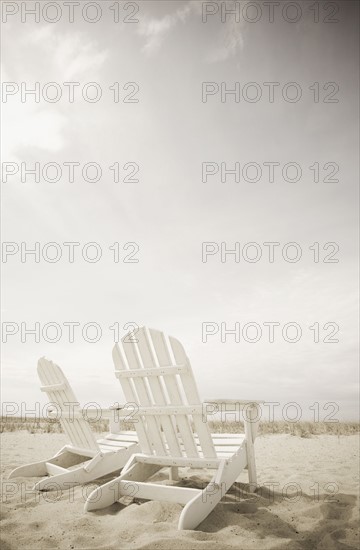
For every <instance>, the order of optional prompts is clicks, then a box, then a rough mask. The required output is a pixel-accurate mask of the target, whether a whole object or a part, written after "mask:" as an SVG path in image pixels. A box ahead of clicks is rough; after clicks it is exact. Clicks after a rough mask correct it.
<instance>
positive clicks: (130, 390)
mask: <svg viewBox="0 0 360 550" xmlns="http://www.w3.org/2000/svg"><path fill="white" fill-rule="evenodd" d="M123 353H124V352H123V350H122V348H121V347H120V346H119V345H118V344H115V346H114V348H113V352H112V356H113V361H114V364H115V367H116V368H117V369H118V370H125V369H126V368H127V367H126V360H125V357H124V354H123ZM121 387H122V390H123V392H124V395H125V399H126V401H127V402H128V403H137V402H138V397H137V395H136V392H135V388H134V387H133V384H132V380H131V379H127V378H123V379H122V380H121ZM136 420H137V422H136V424H135V429H136V432H137V434H138V436H139V443H140V446H141V448H142V450H143V452H146V453H152V449H151V445H150V442H149V440H148V436H147V432H146V427H145V423H144V420H143V419H142V418H141V417H140V418H137V419H136Z"/></svg>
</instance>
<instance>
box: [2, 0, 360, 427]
mask: <svg viewBox="0 0 360 550" xmlns="http://www.w3.org/2000/svg"><path fill="white" fill-rule="evenodd" d="M21 4H24V2H19V6H20V5H21ZM26 4H27V5H29V4H32V3H31V2H27V3H26ZM99 4H101V9H102V17H101V19H100V20H99V21H98V22H96V23H89V22H88V21H84V20H83V18H82V16H81V10H80V11H79V12H75V15H74V17H75V20H74V22H73V23H69V20H68V12H67V11H66V9H65V7H64V6H63V4H62V3H61V2H60V3H58V5H59V6H62V7H61V9H60V11H59V12H58V13H59V14H60V19H59V21H58V22H56V23H49V22H47V21H46V20H45V19H44V14H42V13H40V21H39V22H38V23H36V22H34V21H33V18H31V17H30V16H29V17H28V18H27V19H26V22H22V21H21V10H20V9H19V12H18V13H16V14H13V15H9V16H8V18H7V21H6V23H3V24H2V52H3V53H2V80H3V82H7V83H14V85H9V84H7V85H6V88H5V91H8V92H9V91H11V90H12V91H13V92H14V91H15V92H16V90H17V87H18V88H19V91H18V92H17V93H12V95H11V94H9V95H8V96H7V97H6V99H7V101H6V103H5V98H4V93H3V103H2V105H1V107H2V114H3V125H4V128H3V136H2V137H3V140H2V159H3V163H4V162H5V163H8V164H5V167H4V164H3V175H4V170H5V172H9V171H11V170H12V169H14V170H15V169H17V168H16V167H19V170H18V171H17V173H15V174H14V175H9V176H8V178H7V181H6V182H4V183H3V187H2V196H3V241H5V242H6V243H16V244H15V245H14V247H15V248H16V247H17V246H19V248H21V244H20V243H25V244H24V245H23V246H26V247H27V248H29V249H31V248H34V246H35V245H34V243H36V242H39V243H40V249H41V250H43V246H44V245H46V243H50V242H55V243H58V250H59V249H60V250H61V252H62V257H61V258H60V259H59V261H58V262H55V263H51V262H49V261H46V260H44V259H43V258H41V259H40V262H38V263H37V262H35V261H34V256H31V255H28V256H27V257H26V258H25V259H26V261H25V262H22V261H21V255H20V252H19V253H16V254H13V255H8V256H5V259H6V260H7V261H6V263H5V259H4V256H3V264H2V269H3V300H2V308H3V309H2V321H3V342H4V338H5V337H6V331H7V330H10V329H11V327H16V326H18V327H19V330H18V332H17V333H16V334H13V335H9V336H8V338H7V342H6V343H3V352H2V353H3V356H2V379H3V390H2V399H3V401H15V402H22V401H23V402H26V403H27V404H28V405H29V407H30V406H31V405H33V403H34V402H35V401H42V402H43V395H40V392H39V390H38V385H39V384H38V379H37V375H36V363H37V359H38V358H39V357H41V356H44V355H45V356H47V357H49V358H51V359H52V360H54V361H55V362H57V363H58V364H59V365H60V366H61V367H62V368H63V369H64V371H65V372H66V374H67V375H68V378H69V379H70V381H71V383H72V384H73V387H74V390H75V393H76V394H77V396H78V398H79V400H81V401H82V402H87V401H94V400H96V401H98V402H99V403H101V404H102V405H106V406H107V405H110V404H111V403H113V402H114V401H119V400H120V401H121V400H122V394H121V390H120V385H119V384H118V383H117V382H116V380H115V378H114V376H113V365H112V359H111V348H112V344H113V339H114V338H113V337H114V333H113V332H112V330H110V328H109V327H110V326H113V325H114V324H115V323H117V324H118V325H117V326H118V327H119V332H120V335H121V336H122V335H123V334H124V333H125V330H124V328H123V327H124V325H126V324H127V323H136V324H138V325H148V326H150V327H153V328H160V329H162V330H164V331H165V332H167V333H168V334H171V335H173V336H176V337H178V338H179V339H180V340H181V341H182V343H183V344H184V346H185V349H186V350H187V352H188V355H189V357H190V359H191V361H192V365H193V369H194V371H195V375H196V378H197V380H198V385H199V388H200V393H201V394H202V396H203V397H218V398H231V397H237V398H254V399H264V400H266V401H272V402H279V403H281V404H282V405H283V404H284V403H287V402H292V401H295V402H297V403H299V404H300V405H301V407H302V408H303V417H304V418H311V417H312V414H313V413H312V410H310V409H309V407H310V406H311V405H313V403H315V402H319V403H320V416H321V417H322V418H324V416H325V415H326V414H327V413H330V412H331V411H332V409H331V407H330V408H328V409H327V410H325V408H324V407H325V406H326V403H336V404H337V405H336V406H338V409H339V410H338V412H337V413H336V415H335V416H334V417H335V418H341V419H354V418H355V417H356V413H357V401H356V399H357V398H356V395H357V384H358V374H357V373H358V366H357V331H358V326H357V299H358V296H357V276H358V273H357V259H356V258H357V246H358V242H357V185H358V171H357V170H358V168H357V166H358V165H357V152H358V148H359V143H358V125H357V124H358V123H357V120H358V103H357V87H358V58H357V57H358V46H357V44H358V25H357V17H358V14H357V6H358V5H357V3H356V2H351V1H350V2H346V1H345V2H341V3H339V4H340V10H339V13H338V14H337V15H332V14H331V13H330V11H329V9H328V8H326V7H325V4H326V3H325V4H324V3H321V2H320V7H319V22H318V23H316V22H314V17H315V16H316V14H314V12H312V11H311V10H310V9H309V5H310V3H309V2H301V3H299V4H298V5H300V7H301V10H302V13H301V16H300V17H299V20H298V21H297V22H295V23H291V22H289V21H288V20H286V19H289V18H290V19H291V18H294V17H295V16H296V13H294V12H293V11H291V10H289V11H288V12H285V16H284V15H283V12H282V11H281V10H280V11H275V14H274V22H273V23H270V22H269V20H268V12H267V11H266V6H264V3H263V2H258V3H257V5H258V6H259V10H258V11H257V13H255V11H249V12H247V13H245V15H244V12H239V14H238V15H239V17H238V18H237V19H238V20H236V19H235V17H234V16H228V17H227V18H226V21H224V22H222V21H221V4H224V3H220V5H219V6H216V4H215V3H214V2H212V3H210V4H211V6H210V4H209V6H208V8H207V9H208V10H209V11H210V10H214V11H216V10H217V8H218V12H217V13H215V14H214V15H209V16H208V17H207V20H206V21H204V22H203V21H202V19H203V10H204V9H205V8H204V6H203V5H202V3H201V2H186V1H179V2H177V1H171V2H167V1H159V2H151V1H147V2H137V5H138V8H139V9H138V12H137V13H136V14H135V15H133V16H132V18H133V19H137V20H138V21H137V22H133V23H129V22H127V23H126V22H124V21H123V19H124V18H125V16H128V18H129V17H131V9H129V8H128V11H124V4H125V3H124V2H120V4H119V5H120V8H119V19H120V21H119V22H118V23H115V22H114V12H113V11H111V10H110V9H109V7H110V6H111V5H112V4H113V2H99ZM132 4H135V3H132ZM229 4H233V3H231V2H230V3H229ZM81 5H83V3H81ZM239 5H240V6H243V5H244V3H243V2H241V3H240V4H239ZM135 8H136V5H134V12H135V11H136V9H135ZM93 14H94V12H89V14H88V17H90V18H91V17H93V16H94V15H93ZM255 16H256V17H259V20H258V21H256V22H254V23H250V22H249V21H247V20H246V19H249V18H255ZM46 17H47V18H51V17H54V15H53V12H49V14H45V18H46ZM326 17H327V18H328V19H339V21H338V22H324V18H326ZM36 82H38V83H39V85H38V86H40V94H42V92H44V95H45V98H51V97H53V95H52V94H54V90H55V88H54V87H52V88H51V87H48V88H46V87H45V88H44V86H45V85H46V84H48V83H50V82H55V83H57V89H58V90H59V89H60V90H61V93H62V97H61V98H60V99H59V101H57V102H50V101H48V100H45V99H44V97H43V95H41V96H40V101H39V102H36V101H34V96H32V95H27V96H25V101H24V102H22V101H21V86H22V87H23V91H24V90H25V88H26V87H27V89H33V88H34V87H35V83H36ZM69 82H75V83H79V85H78V86H76V87H75V88H74V90H75V92H74V93H75V98H74V102H72V103H70V102H69V101H68V89H69V88H68V87H67V86H66V85H64V83H69ZM89 82H96V83H97V86H98V89H99V87H101V90H102V97H101V99H100V100H99V101H97V102H89V101H85V100H84V99H83V97H82V91H83V90H84V87H85V89H86V85H87V83H89ZM115 82H117V83H118V84H117V85H116V86H117V87H118V88H117V89H118V91H119V99H120V101H119V102H114V89H116V87H114V86H113V85H114V83H115ZM129 82H132V83H136V85H131V86H130V87H129V86H128V87H126V86H125V85H126V84H127V83H129ZM203 82H211V83H215V84H214V85H213V88H214V89H215V90H216V86H219V89H220V87H221V82H223V83H225V84H224V85H225V86H226V87H227V89H234V87H235V83H236V82H237V83H239V84H238V85H237V86H239V89H240V94H243V95H241V96H240V101H239V102H237V101H234V96H233V95H228V96H225V97H223V99H226V101H224V102H222V101H221V94H220V91H219V92H218V93H214V94H213V95H209V96H207V97H205V99H204V98H203V99H204V100H202V89H203ZM251 82H252V83H256V88H255V85H253V87H252V88H251V87H249V86H248V87H247V84H248V83H251ZM266 82H267V83H269V82H276V83H278V85H277V86H276V87H275V92H274V93H275V96H274V101H273V102H270V101H269V99H268V89H269V88H268V86H266V85H264V83H266ZM289 82H295V83H297V84H296V88H295V87H294V86H293V87H288V88H287V87H286V85H287V83H289ZM21 83H23V85H21ZM314 83H318V84H315V85H314ZM327 83H335V85H334V84H327ZM124 86H125V89H124ZM110 87H112V88H113V89H110ZM310 87H311V88H310ZM337 87H338V89H337ZM135 88H136V89H137V88H138V91H137V92H136V93H135V92H134V93H135V95H134V96H133V97H134V98H135V99H138V101H137V102H132V103H125V102H124V101H123V99H124V97H125V96H128V95H129V94H130V92H133V90H135ZM259 89H260V91H261V97H260V98H259V101H257V102H251V101H250V100H247V99H246V97H250V96H251V93H254V91H255V92H256V90H257V91H258V90H259ZM244 90H245V91H244ZM247 90H248V94H249V96H246V93H247ZM284 90H285V91H284ZM299 90H301V97H300V98H299V101H297V102H292V101H290V100H287V99H285V98H286V97H290V98H292V97H293V95H292V94H294V92H296V91H299ZM88 91H89V96H90V97H92V96H91V94H92V93H93V92H94V87H93V88H92V89H91V88H88ZM287 93H288V96H287V95H286V94H287ZM46 94H48V95H46ZM284 95H285V98H284ZM244 96H245V98H244ZM251 97H253V96H251ZM315 99H317V101H315ZM329 100H337V101H329ZM69 162H70V163H71V162H76V163H80V168H79V172H76V176H75V180H74V181H73V182H71V181H69V177H68V172H67V165H65V164H64V163H69ZM116 162H117V163H119V167H120V181H119V182H114V171H113V170H110V169H109V167H110V166H113V165H114V163H116ZM205 162H207V163H214V164H213V165H212V166H216V165H218V166H219V167H220V165H221V163H226V164H225V166H227V167H228V168H233V167H234V165H235V163H236V162H238V163H239V165H240V167H241V168H242V167H243V166H244V165H246V164H247V163H257V164H258V165H259V166H260V168H261V177H260V179H259V181H250V179H251V177H249V178H244V177H242V176H241V177H240V181H235V178H234V177H232V176H228V177H227V178H226V181H225V182H222V181H221V177H220V172H219V173H217V174H215V175H213V176H209V177H208V178H207V181H206V182H204V181H202V179H203V178H202V163H205ZM269 162H274V163H279V164H278V165H276V166H277V168H276V171H275V178H274V181H269V178H268V172H267V171H266V170H267V169H266V165H264V163H269ZM289 162H291V163H297V165H298V166H300V168H301V172H302V173H301V177H300V179H299V181H293V182H291V181H286V179H285V178H284V177H283V176H282V169H283V167H284V165H286V164H287V163H289ZM10 163H13V164H10ZM21 163H23V168H27V169H31V168H33V167H34V165H35V163H40V169H41V170H42V169H43V167H44V166H45V165H47V163H57V164H58V165H59V166H60V168H61V177H60V178H59V180H58V181H55V182H51V181H49V180H50V178H51V177H52V176H51V174H54V172H52V171H51V168H50V170H49V172H48V173H47V174H48V177H46V176H45V178H44V177H43V176H41V177H40V182H36V181H34V177H33V176H31V175H28V176H27V178H26V181H21V180H22V179H25V178H24V174H23V178H22V174H21ZM87 163H97V164H98V165H100V166H101V168H102V178H101V179H100V180H99V181H97V182H89V181H86V180H85V179H84V178H83V177H82V175H81V169H82V167H83V166H84V165H86V164H87ZM126 163H136V164H137V165H138V166H139V172H138V173H137V175H136V176H134V178H135V179H138V180H139V181H137V182H131V181H130V182H128V181H126V182H123V181H122V180H123V178H124V176H125V175H129V174H130V172H131V169H130V168H129V166H128V171H127V172H124V170H123V166H124V165H125V164H126ZM316 163H318V164H316ZM327 163H329V164H327ZM336 165H338V167H339V169H338V172H337V174H336V175H333V176H331V172H332V170H333V168H334V166H336ZM252 166H254V165H252ZM310 166H312V167H313V168H312V169H310ZM314 166H315V168H314ZM316 166H318V167H319V180H320V181H314V179H316V178H314V174H315V170H316ZM14 167H15V168H14ZM250 173H251V174H253V172H251V171H250ZM89 174H90V177H93V172H91V169H90V172H89ZM293 174H294V172H291V170H290V172H289V177H288V178H287V179H288V180H289V179H291V178H293V179H296V178H294V175H293ZM252 177H253V179H256V178H255V177H254V176H252ZM47 180H48V181H47ZM333 180H335V181H333ZM336 180H338V181H336ZM66 242H67V243H69V242H73V243H74V242H76V243H80V245H79V246H78V247H77V248H76V250H75V260H74V262H73V263H70V262H69V261H68V248H67V247H66V246H65V245H64V244H63V243H66ZM89 242H96V243H98V247H101V250H102V257H101V259H100V260H99V261H98V262H96V263H90V262H87V261H84V259H83V257H82V254H81V250H82V249H83V246H84V245H86V243H89ZM115 242H118V243H119V251H120V262H118V263H115V262H114V260H113V258H114V251H113V250H110V249H109V247H110V246H112V245H113V244H114V243H115ZM129 242H132V243H136V245H137V246H138V247H139V250H138V252H137V253H136V255H134V258H135V259H138V260H139V261H138V262H137V263H124V262H123V261H122V260H123V259H124V257H125V256H126V255H127V254H129V253H131V252H132V251H133V250H135V246H134V247H130V248H128V249H126V250H124V249H123V247H124V245H125V244H126V243H129ZM204 242H211V243H217V244H219V246H220V243H221V242H224V243H226V246H227V248H229V249H232V248H234V246H235V245H234V243H235V242H238V243H240V245H239V246H240V250H243V247H244V245H246V243H249V242H256V243H258V245H259V246H260V248H261V250H262V252H263V255H262V258H261V259H260V260H259V261H258V262H254V263H252V262H249V261H246V260H244V258H242V259H240V262H235V261H234V256H231V255H228V256H227V257H225V259H226V261H225V262H221V256H220V252H219V253H217V254H214V255H212V256H208V257H207V258H206V260H207V261H202V246H203V245H202V243H204ZM266 242H277V243H280V244H279V246H278V247H277V248H276V251H275V260H274V262H272V263H270V262H269V261H268V260H267V248H266V246H264V245H263V243H266ZM289 242H296V243H298V246H299V247H301V250H302V257H301V259H300V260H299V261H298V262H289V261H285V260H284V259H283V257H282V254H281V250H282V248H283V246H284V245H286V243H289ZM315 242H316V243H319V255H320V261H319V262H314V250H313V249H309V247H310V246H312V245H313V244H314V243H315ZM326 243H336V246H338V247H339V250H338V251H337V252H336V254H334V256H333V258H334V259H338V260H339V261H338V262H331V263H327V262H324V261H323V260H324V258H325V256H327V255H328V254H330V253H331V252H332V251H333V250H335V249H334V248H332V246H333V245H331V246H330V248H327V249H326V250H324V248H323V247H324V245H326ZM7 246H8V247H7V248H6V250H8V251H9V250H10V247H9V245H7ZM334 246H335V245H334ZM214 247H215V248H216V245H214ZM45 250H47V251H48V254H49V256H51V255H52V254H53V253H54V250H55V249H54V248H52V249H45ZM253 250H254V249H253ZM88 251H89V255H91V254H92V253H93V252H94V248H92V249H88ZM293 252H294V249H292V251H291V250H289V255H291V253H293ZM250 254H251V251H249V255H250ZM245 256H246V254H245ZM45 257H46V252H45ZM36 322H37V323H40V327H41V329H42V328H43V327H44V325H46V324H47V323H57V324H58V325H60V326H61V327H62V335H61V338H60V339H59V341H58V342H54V343H51V342H49V341H46V340H49V339H50V338H51V334H53V333H51V331H49V337H48V338H47V339H46V338H44V337H43V336H42V335H41V336H40V342H39V343H36V342H35V341H34V336H31V335H27V336H26V335H25V334H22V331H21V323H24V325H23V327H24V328H25V327H26V328H33V326H34V325H35V323H36ZM69 322H77V323H80V328H77V329H76V331H75V341H74V342H69V338H68V331H67V329H66V326H64V323H69ZM89 322H93V323H98V325H100V326H101V327H102V336H101V338H100V340H99V341H98V342H96V343H89V342H87V341H86V339H85V338H83V337H82V334H81V330H82V328H83V327H84V325H86V324H87V323H89ZM249 322H252V323H257V324H258V325H260V326H261V327H262V328H263V333H262V336H261V338H260V340H259V341H258V342H256V343H250V342H246V341H244V338H242V337H241V338H240V342H236V341H235V339H234V337H233V336H231V335H230V336H228V337H227V338H226V341H225V342H222V340H221V330H220V324H221V323H225V325H223V326H224V327H226V328H228V329H231V328H233V327H234V326H235V323H240V330H241V329H242V327H243V326H244V325H245V324H246V323H249ZM269 322H276V323H280V328H279V329H278V332H275V341H274V342H273V343H270V342H269V338H268V333H267V331H266V327H264V325H263V323H269ZM9 323H15V325H9ZM204 323H212V325H211V326H212V327H213V328H214V332H215V331H216V330H217V327H218V329H219V330H218V331H217V332H215V333H214V334H213V335H212V336H208V338H207V341H206V342H205V341H204V338H203V334H202V333H203V330H204V325H203V324H204ZM287 323H298V325H299V326H300V327H301V329H302V334H301V338H300V339H299V341H298V342H296V343H289V342H287V341H286V340H285V338H283V336H282V328H283V326H284V325H286V324H287ZM314 323H318V324H319V325H318V326H319V339H320V341H319V342H314V330H315V329H309V327H310V326H314ZM327 323H332V325H326V324H327ZM335 324H336V325H338V327H339V331H338V332H337V334H336V335H335V336H333V339H336V340H339V341H338V342H324V339H326V337H329V335H330V334H331V332H332V330H333V327H334V326H335ZM324 325H326V327H325V328H324ZM208 326H210V325H208ZM9 327H10V328H9ZM4 331H5V337H4ZM91 334H92V333H91V331H90V332H89V335H90V337H91ZM289 334H290V336H291V334H292V333H291V332H289ZM22 337H23V338H22ZM22 339H23V340H25V341H24V342H22V341H21V340H22ZM336 406H334V407H336ZM278 409H279V410H280V407H278Z"/></svg>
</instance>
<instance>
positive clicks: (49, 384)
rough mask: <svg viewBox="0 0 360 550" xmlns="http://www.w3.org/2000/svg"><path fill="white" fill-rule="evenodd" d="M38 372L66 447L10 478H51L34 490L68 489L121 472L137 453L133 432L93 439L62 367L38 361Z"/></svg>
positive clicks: (36, 486) (25, 467)
mask: <svg viewBox="0 0 360 550" xmlns="http://www.w3.org/2000/svg"><path fill="white" fill-rule="evenodd" d="M37 370H38V374H39V378H40V381H41V383H42V386H41V388H40V389H41V391H44V392H46V395H47V397H48V400H49V402H50V403H51V404H53V405H54V406H55V410H56V413H54V414H53V417H57V416H58V415H59V421H60V424H61V426H62V429H63V431H64V432H65V434H66V435H67V437H68V439H69V444H67V445H65V446H64V447H62V448H61V449H60V451H59V452H58V453H56V455H55V456H53V457H51V458H49V459H47V460H42V461H40V462H35V463H32V464H27V465H25V466H20V467H19V468H16V469H15V470H13V471H12V472H11V473H10V475H9V478H14V477H17V476H25V477H38V476H50V477H46V478H44V479H42V480H41V481H39V482H38V483H36V485H35V486H34V489H38V490H51V489H69V488H70V487H72V486H74V485H78V484H81V483H87V482H89V481H93V480H95V479H97V478H99V477H102V476H104V475H107V474H110V473H112V472H116V471H119V470H121V468H123V466H124V465H125V464H126V462H127V461H128V460H129V458H130V457H131V456H132V455H133V454H134V453H135V452H139V451H140V446H139V444H138V437H137V435H136V432H134V431H132V432H131V431H124V432H120V431H118V432H117V433H109V434H108V435H107V436H106V437H105V439H99V440H96V438H95V435H94V433H93V431H92V430H91V427H90V425H89V422H88V421H87V420H85V418H86V417H84V415H83V413H82V410H81V409H80V406H79V403H78V401H77V399H76V397H75V395H74V392H73V390H72V388H71V386H70V384H69V382H68V380H67V378H66V377H65V375H64V373H63V372H62V370H61V368H60V367H59V366H58V365H55V363H53V362H52V361H48V360H47V359H45V358H41V359H40V360H39V362H38V368H37ZM102 414H103V415H104V416H107V417H108V418H110V415H111V414H113V415H114V417H115V414H114V411H112V410H110V409H107V410H103V411H102ZM49 416H50V417H51V414H49ZM114 426H115V424H113V427H114Z"/></svg>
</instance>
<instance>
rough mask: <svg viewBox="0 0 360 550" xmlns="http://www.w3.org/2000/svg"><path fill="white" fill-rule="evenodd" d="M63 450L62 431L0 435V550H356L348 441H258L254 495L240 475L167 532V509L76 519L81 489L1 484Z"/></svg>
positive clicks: (352, 452)
mask: <svg viewBox="0 0 360 550" xmlns="http://www.w3.org/2000/svg"><path fill="white" fill-rule="evenodd" d="M64 443H65V437H64V436H63V435H62V434H29V433H27V432H22V431H19V432H11V433H4V434H2V448H3V451H2V475H3V478H2V515H1V518H2V523H1V526H2V527H1V534H2V545H1V550H20V549H26V550H45V549H51V548H59V549H61V550H62V549H67V550H68V549H82V550H84V549H90V548H91V549H104V550H105V549H106V550H108V549H109V550H110V549H130V548H131V549H140V548H141V549H159V550H161V549H164V550H169V549H171V550H177V549H182V550H185V549H195V550H197V549H199V550H200V549H205V548H206V549H215V548H217V549H219V550H227V549H230V548H231V549H233V548H238V549H241V550H247V549H249V550H250V549H251V550H262V549H270V548H271V549H276V550H277V549H285V548H286V549H294V550H307V549H313V548H318V549H322V550H331V549H334V548H339V549H342V550H345V549H348V548H359V533H358V530H357V526H358V482H359V475H358V474H359V439H358V436H355V435H352V436H339V437H338V436H334V435H321V436H313V437H311V438H300V437H296V436H292V435H285V434H282V435H265V436H260V437H258V439H257V441H256V455H257V467H258V478H259V485H260V487H259V489H258V491H257V493H256V494H255V495H251V494H250V493H248V492H247V486H246V472H244V473H243V474H242V475H241V478H240V481H239V483H236V484H235V485H234V486H233V488H232V490H231V492H230V493H228V495H227V496H226V498H224V499H223V500H222V501H221V502H220V504H218V506H217V507H216V509H215V510H214V511H213V512H212V513H211V514H210V516H209V517H208V518H207V519H206V520H205V521H204V522H203V523H202V524H201V525H200V526H199V527H198V529H197V530H196V531H178V530H177V522H178V518H179V514H180V511H181V506H180V505H177V504H169V503H165V502H140V501H139V502H135V503H132V504H130V505H128V506H124V505H122V504H120V503H116V504H114V505H113V506H112V507H110V508H108V509H105V510H101V511H98V512H92V513H87V514H85V513H84V511H83V507H84V499H85V498H86V494H87V492H88V491H89V490H90V489H91V487H76V488H74V489H72V490H70V491H64V492H62V493H60V492H59V493H56V492H48V493H41V494H39V493H35V492H34V491H32V490H31V488H32V486H33V483H34V481H35V479H33V478H19V479H17V480H10V481H7V475H8V474H9V472H10V471H11V470H12V469H13V468H15V467H16V466H19V465H22V464H24V463H25V462H32V461H36V460H41V459H43V458H48V457H50V456H51V455H52V453H54V452H56V451H57V450H58V449H59V448H60V446H62V445H63V444H64ZM180 473H181V474H182V475H183V476H187V478H190V479H187V480H186V481H185V482H184V483H186V484H189V483H190V482H191V483H193V484H194V486H200V483H201V482H202V481H204V480H206V477H205V478H204V477H201V475H199V472H198V471H195V470H189V471H186V470H181V471H180ZM163 478H164V475H161V474H159V480H161V479H163ZM107 479H110V478H107ZM272 484H273V485H272ZM92 487H93V486H92Z"/></svg>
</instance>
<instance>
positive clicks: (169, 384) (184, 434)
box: [149, 329, 200, 458]
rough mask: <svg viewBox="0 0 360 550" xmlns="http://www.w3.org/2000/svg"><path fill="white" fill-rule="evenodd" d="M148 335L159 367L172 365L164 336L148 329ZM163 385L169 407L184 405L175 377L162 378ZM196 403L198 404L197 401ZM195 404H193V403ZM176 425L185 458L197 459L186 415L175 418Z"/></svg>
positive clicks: (185, 362) (196, 451)
mask: <svg viewBox="0 0 360 550" xmlns="http://www.w3.org/2000/svg"><path fill="white" fill-rule="evenodd" d="M149 334H150V336H151V340H152V344H153V347H154V350H155V353H156V356H157V360H158V363H159V365H160V366H161V367H162V366H166V365H169V364H171V363H172V358H171V355H170V352H169V348H168V346H167V343H166V340H165V337H164V334H163V333H162V332H160V331H159V330H154V329H149ZM187 363H188V361H187V358H186V361H181V362H180V361H179V364H187ZM164 384H165V386H166V389H167V392H168V394H169V398H170V402H171V405H186V403H184V402H183V398H182V395H181V392H180V389H179V385H178V381H177V379H176V376H167V377H166V378H164ZM197 403H200V401H198V402H197ZM194 404H195V403H194ZM176 423H177V425H178V428H179V432H180V434H181V438H182V440H183V442H184V447H185V450H186V454H187V456H189V457H191V458H193V457H198V456H199V453H198V450H197V447H196V445H195V442H194V437H193V432H192V429H191V425H190V421H189V418H188V416H187V415H184V416H177V417H176Z"/></svg>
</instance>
